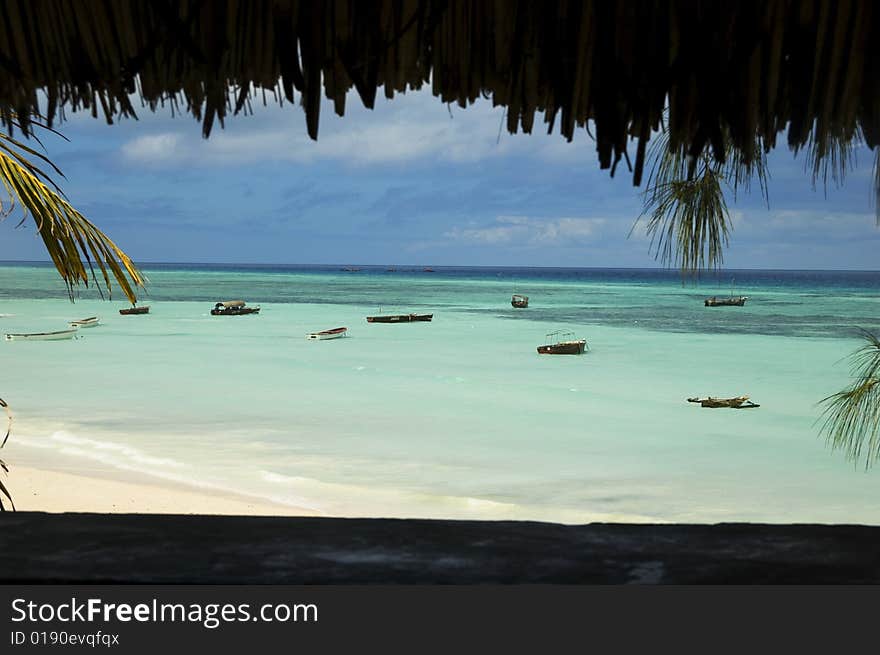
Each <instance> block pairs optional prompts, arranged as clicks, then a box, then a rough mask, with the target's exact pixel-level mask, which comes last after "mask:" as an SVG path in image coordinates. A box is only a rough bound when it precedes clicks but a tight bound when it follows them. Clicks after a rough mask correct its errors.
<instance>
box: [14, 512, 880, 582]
mask: <svg viewBox="0 0 880 655" xmlns="http://www.w3.org/2000/svg"><path fill="white" fill-rule="evenodd" d="M0 580H2V581H3V582H18V583H57V582H65V583H68V582H69V583H72V582H78V583H82V582H96V583H97V582H101V583H111V582H120V583H132V582H144V583H150V582H153V583H177V582H179V583H265V584H312V583H317V584H363V583H369V584H372V583H402V584H413V583H453V584H472V583H569V584H570V583H578V584H621V583H648V584H653V583H662V584H704V583H713V584H865V583H871V584H880V527H867V526H851V525H840V526H829V525H761V524H748V523H739V524H719V525H629V524H591V525H578V526H566V525H557V524H554V523H533V522H521V521H432V520H421V519H407V520H393V519H333V518H283V517H235V516H233V517H225V516H168V515H144V514H141V515H137V514H116V515H110V514H54V515H53V514H42V513H36V512H17V513H12V512H6V513H3V514H0Z"/></svg>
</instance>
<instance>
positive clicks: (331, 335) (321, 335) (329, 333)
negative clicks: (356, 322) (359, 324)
mask: <svg viewBox="0 0 880 655" xmlns="http://www.w3.org/2000/svg"><path fill="white" fill-rule="evenodd" d="M347 332H348V328H347V327H338V328H333V329H332V330H321V331H320V332H311V333H309V334H307V335H306V339H315V340H317V341H325V340H327V339H338V338H340V337H344V336H345V335H346V333H347Z"/></svg>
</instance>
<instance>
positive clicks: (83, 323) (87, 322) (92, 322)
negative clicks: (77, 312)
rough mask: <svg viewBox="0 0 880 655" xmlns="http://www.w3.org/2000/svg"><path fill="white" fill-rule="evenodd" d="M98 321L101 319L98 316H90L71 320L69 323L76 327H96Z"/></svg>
mask: <svg viewBox="0 0 880 655" xmlns="http://www.w3.org/2000/svg"><path fill="white" fill-rule="evenodd" d="M98 323H99V320H98V317H97V316H90V317H89V318H83V319H80V320H78V321H71V322H70V323H69V325H70V327H74V328H90V327H95V326H96V325H98Z"/></svg>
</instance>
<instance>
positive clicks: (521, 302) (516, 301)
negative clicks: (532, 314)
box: [510, 293, 529, 309]
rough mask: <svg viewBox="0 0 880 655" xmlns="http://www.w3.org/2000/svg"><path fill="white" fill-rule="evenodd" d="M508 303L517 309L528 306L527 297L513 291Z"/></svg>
mask: <svg viewBox="0 0 880 655" xmlns="http://www.w3.org/2000/svg"><path fill="white" fill-rule="evenodd" d="M510 304H511V305H512V306H514V307H517V308H519V309H525V308H526V307H528V306H529V297H528V296H523V295H522V294H519V293H515V294H513V297H512V298H511V299H510Z"/></svg>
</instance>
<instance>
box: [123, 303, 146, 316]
mask: <svg viewBox="0 0 880 655" xmlns="http://www.w3.org/2000/svg"><path fill="white" fill-rule="evenodd" d="M119 313H120V314H122V315H123V316H130V315H132V314H149V313H150V306H149V305H141V306H140V307H134V306H132V307H129V308H128V309H120V310H119Z"/></svg>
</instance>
